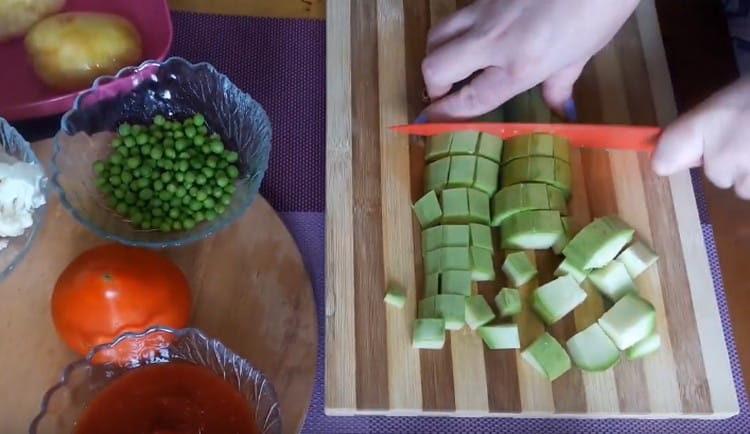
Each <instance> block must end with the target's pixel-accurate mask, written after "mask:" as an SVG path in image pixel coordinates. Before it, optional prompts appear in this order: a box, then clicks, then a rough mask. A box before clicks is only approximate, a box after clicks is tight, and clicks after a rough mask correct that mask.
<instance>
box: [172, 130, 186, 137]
mask: <svg viewBox="0 0 750 434" xmlns="http://www.w3.org/2000/svg"><path fill="white" fill-rule="evenodd" d="M182 137H185V133H183V132H182V131H180V130H175V132H174V138H175V139H180V138H182Z"/></svg>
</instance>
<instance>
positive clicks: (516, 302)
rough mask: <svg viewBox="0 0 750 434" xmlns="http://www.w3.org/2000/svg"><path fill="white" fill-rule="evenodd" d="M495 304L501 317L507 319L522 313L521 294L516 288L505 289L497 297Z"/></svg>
mask: <svg viewBox="0 0 750 434" xmlns="http://www.w3.org/2000/svg"><path fill="white" fill-rule="evenodd" d="M495 304H496V305H497V309H498V311H500V317H502V318H505V317H509V316H513V315H518V314H519V313H521V307H522V306H521V293H519V292H518V290H517V289H515V288H503V289H501V290H500V292H498V293H497V295H496V296H495Z"/></svg>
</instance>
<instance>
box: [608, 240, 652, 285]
mask: <svg viewBox="0 0 750 434" xmlns="http://www.w3.org/2000/svg"><path fill="white" fill-rule="evenodd" d="M617 259H618V260H619V261H620V262H622V263H623V264H625V268H626V269H627V270H628V273H629V274H630V277H632V278H633V279H635V278H636V277H638V276H640V275H641V273H643V272H644V271H646V269H647V268H648V267H650V266H652V265H653V264H654V263H655V262H656V261H657V260H658V259H659V257H658V256H656V253H655V252H654V251H653V250H651V248H649V247H648V246H647V245H645V244H644V243H642V242H641V241H636V242H634V243H633V244H631V245H630V246H628V247H627V248H626V249H625V250H623V251H622V252H621V253H620V254H619V255H618V256H617Z"/></svg>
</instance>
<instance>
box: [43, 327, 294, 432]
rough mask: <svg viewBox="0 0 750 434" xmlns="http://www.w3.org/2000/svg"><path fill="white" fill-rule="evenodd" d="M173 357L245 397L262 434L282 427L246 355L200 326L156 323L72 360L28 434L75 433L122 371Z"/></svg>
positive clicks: (273, 400)
mask: <svg viewBox="0 0 750 434" xmlns="http://www.w3.org/2000/svg"><path fill="white" fill-rule="evenodd" d="M111 360H116V362H113V361H111ZM170 362H189V363H193V364H195V365H199V366H203V367H206V368H209V369H210V370H211V371H213V372H214V373H215V374H217V375H219V376H220V377H222V378H223V379H224V380H225V381H228V382H229V383H230V384H231V385H232V386H234V387H235V388H236V389H237V390H238V391H239V392H240V393H241V394H242V396H244V397H245V399H246V400H247V403H248V407H249V410H250V411H252V412H253V414H254V416H255V421H256V423H257V424H258V430H259V431H260V432H261V433H263V434H277V433H280V432H281V414H280V411H279V400H278V399H277V397H276V392H275V391H274V390H273V386H272V385H271V383H270V382H269V381H268V379H267V378H266V377H265V376H264V375H263V374H262V373H261V372H260V371H258V370H257V369H255V368H254V367H253V366H252V365H251V364H250V363H249V362H248V361H247V360H245V359H243V358H241V357H239V356H238V355H236V354H234V353H233V352H232V351H231V350H229V349H228V348H227V347H225V346H224V345H223V344H222V343H221V342H219V341H217V340H215V339H210V338H208V337H206V336H205V335H204V334H203V333H201V332H200V331H199V330H197V329H194V328H185V329H179V330H172V329H168V328H163V327H153V328H150V329H148V330H146V331H145V332H143V333H126V334H124V335H122V336H120V337H119V338H117V339H116V340H115V341H114V342H112V343H110V344H105V345H100V346H98V347H96V348H94V349H93V350H92V351H91V353H89V355H88V356H87V357H86V358H85V359H81V360H78V361H76V362H73V363H71V364H70V365H68V366H67V367H66V368H65V370H64V372H63V375H62V378H61V379H60V381H59V382H58V383H57V384H55V385H54V386H53V387H52V388H51V389H49V390H48V391H47V393H46V394H45V395H44V399H43V401H42V407H41V411H40V412H39V414H38V415H37V416H36V418H34V420H33V422H32V423H31V427H30V428H29V433H30V434H61V433H66V434H67V433H71V432H73V429H74V427H75V422H76V420H78V418H79V417H80V416H81V414H82V413H83V411H84V410H85V409H86V407H87V406H88V403H89V402H91V401H92V400H93V399H94V398H95V397H96V395H97V393H98V392H99V391H101V390H102V389H103V388H104V387H106V386H107V385H109V384H110V383H112V382H113V381H114V380H115V379H117V378H118V377H119V376H121V375H122V374H124V373H125V372H127V371H129V370H132V369H136V368H138V367H141V366H146V365H151V364H155V363H170Z"/></svg>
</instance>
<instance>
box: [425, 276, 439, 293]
mask: <svg viewBox="0 0 750 434" xmlns="http://www.w3.org/2000/svg"><path fill="white" fill-rule="evenodd" d="M439 292H440V274H438V273H432V274H427V275H425V276H424V296H425V297H432V296H434V295H438V293H439Z"/></svg>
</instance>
